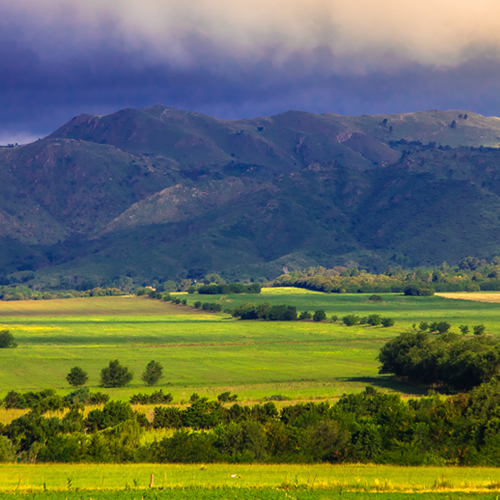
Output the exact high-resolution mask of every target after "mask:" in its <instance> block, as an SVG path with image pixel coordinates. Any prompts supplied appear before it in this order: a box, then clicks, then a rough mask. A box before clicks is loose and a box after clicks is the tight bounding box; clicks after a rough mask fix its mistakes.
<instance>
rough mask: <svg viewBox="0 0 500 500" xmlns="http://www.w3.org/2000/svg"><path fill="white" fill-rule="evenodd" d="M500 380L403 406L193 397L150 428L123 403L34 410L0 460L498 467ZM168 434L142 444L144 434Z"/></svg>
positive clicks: (387, 399)
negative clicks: (58, 411)
mask: <svg viewBox="0 0 500 500" xmlns="http://www.w3.org/2000/svg"><path fill="white" fill-rule="evenodd" d="M499 405H500V382H498V381H497V380H496V379H492V380H491V381H490V382H488V383H484V384H482V385H480V386H478V387H476V388H474V389H473V390H472V391H470V393H468V394H457V395H455V396H452V397H449V398H447V399H443V398H441V397H440V396H439V395H437V394H436V393H431V394H429V395H428V396H427V397H423V398H420V399H410V400H402V399H401V397H400V396H399V395H394V394H384V393H381V392H379V391H377V390H376V389H374V388H373V387H367V388H366V390H365V391H364V392H362V393H360V394H350V395H344V396H342V397H341V398H340V399H339V400H338V401H337V402H336V403H334V404H330V403H328V402H322V403H300V404H295V405H289V406H285V407H283V408H281V409H280V410H278V408H277V407H276V406H275V404H274V403H272V402H268V403H264V404H257V405H253V406H242V405H239V404H237V403H233V404H229V405H228V404H223V403H222V402H221V401H219V400H217V401H209V400H207V399H206V398H197V399H195V401H193V402H192V403H191V405H189V406H188V407H186V408H184V409H180V408H176V407H169V406H158V407H156V408H155V410H154V419H153V421H152V422H149V420H148V419H147V418H146V416H145V415H144V414H142V413H139V412H136V411H134V410H133V409H132V407H131V406H130V405H129V404H128V403H124V402H119V401H110V402H107V403H106V404H105V405H104V407H103V408H102V409H95V410H92V411H90V412H89V413H88V414H87V416H85V415H84V413H83V411H82V408H81V407H80V406H79V405H78V404H74V405H73V406H72V407H71V408H70V410H69V411H68V412H67V413H66V414H65V415H64V416H62V417H54V416H46V415H45V413H46V412H47V411H50V409H48V408H46V407H40V406H38V407H36V408H34V409H32V410H31V411H30V412H28V413H27V414H25V415H23V416H21V417H19V418H17V419H15V420H13V421H12V422H11V423H10V424H8V425H0V460H1V461H14V460H18V461H21V462H27V463H35V462H63V463H72V462H93V463H105V462H114V463H132V462H137V463H145V462H149V463H155V462H158V463H163V462H168V463H216V462H221V463H375V464H397V465H489V466H498V465H500V455H499V454H498V449H499V446H500V433H499V430H500V421H499V419H498V407H499ZM151 427H153V428H169V429H172V430H173V434H170V435H169V437H164V438H162V439H161V440H154V441H152V442H144V433H145V431H146V430H147V429H149V428H151Z"/></svg>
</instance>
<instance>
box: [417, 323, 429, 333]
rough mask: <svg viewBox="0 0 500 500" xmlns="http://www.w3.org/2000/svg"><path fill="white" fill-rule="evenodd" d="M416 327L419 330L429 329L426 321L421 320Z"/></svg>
mask: <svg viewBox="0 0 500 500" xmlns="http://www.w3.org/2000/svg"><path fill="white" fill-rule="evenodd" d="M418 329H419V330H420V331H421V332H425V330H428V329H429V323H427V321H421V322H420V323H419V324H418Z"/></svg>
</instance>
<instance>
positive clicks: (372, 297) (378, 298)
mask: <svg viewBox="0 0 500 500" xmlns="http://www.w3.org/2000/svg"><path fill="white" fill-rule="evenodd" d="M368 300H369V301H370V302H382V296H381V295H370V296H369V297H368Z"/></svg>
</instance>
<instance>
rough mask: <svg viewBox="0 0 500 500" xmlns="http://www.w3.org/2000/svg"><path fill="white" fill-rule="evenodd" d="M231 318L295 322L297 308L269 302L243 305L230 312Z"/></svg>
mask: <svg viewBox="0 0 500 500" xmlns="http://www.w3.org/2000/svg"><path fill="white" fill-rule="evenodd" d="M231 315H232V316H233V318H240V319H264V320H267V321H295V320H296V319H297V308H296V307H295V306H287V305H271V304H270V303H269V302H264V303H262V304H259V305H256V304H252V303H245V304H242V305H241V306H238V307H235V308H234V309H233V310H232V311H231Z"/></svg>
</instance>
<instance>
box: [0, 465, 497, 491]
mask: <svg viewBox="0 0 500 500" xmlns="http://www.w3.org/2000/svg"><path fill="white" fill-rule="evenodd" d="M151 475H153V488H152V489H157V490H158V489H162V488H168V489H171V488H174V489H177V488H198V489H200V490H201V489H202V488H204V489H210V488H212V489H217V488H225V489H235V490H239V491H243V490H245V489H247V490H250V491H251V489H252V488H288V489H289V490H302V491H304V490H306V489H309V490H310V489H316V490H319V491H321V490H331V491H334V490H335V489H337V490H339V489H342V490H347V491H349V490H350V491H373V492H376V491H386V492H398V491H399V492H404V491H406V492H408V491H410V492H412V491H413V492H416V491H418V492H430V491H478V490H479V491H492V490H493V491H497V492H498V489H499V486H500V469H498V468H494V467H484V468H483V467H480V468H471V467H460V468H459V467H395V466H384V465H378V466H373V465H230V464H207V465H202V464H194V465H172V464H131V465H124V464H120V465H103V464H75V465H63V464H50V465H1V466H0V490H1V491H10V492H15V491H19V492H21V491H34V492H36V491H38V492H40V491H43V490H44V488H45V489H47V490H49V491H57V490H65V491H66V492H67V491H68V489H73V490H75V489H79V490H127V489H138V490H142V493H139V495H140V496H139V498H141V495H142V494H143V493H144V490H147V489H149V485H150V482H151ZM68 487H69V488H68ZM302 491H301V492H300V493H299V494H295V496H294V497H292V498H296V497H297V496H299V497H300V498H302ZM497 494H498V493H497ZM292 495H293V493H292ZM250 498H252V497H250ZM255 498H258V496H256V497H255ZM320 498H324V497H320ZM327 498H328V497H327Z"/></svg>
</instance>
